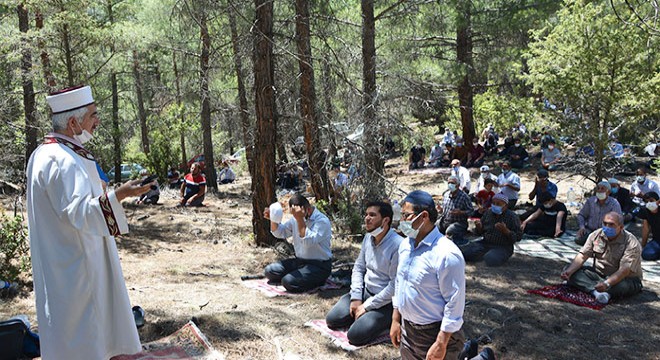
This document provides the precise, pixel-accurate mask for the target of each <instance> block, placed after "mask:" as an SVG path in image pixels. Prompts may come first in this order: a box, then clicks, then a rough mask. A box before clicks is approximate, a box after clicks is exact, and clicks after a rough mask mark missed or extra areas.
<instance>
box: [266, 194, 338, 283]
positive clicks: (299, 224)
mask: <svg viewBox="0 0 660 360" xmlns="http://www.w3.org/2000/svg"><path fill="white" fill-rule="evenodd" d="M289 209H291V215H293V218H292V219H290V220H289V221H287V222H285V223H284V224H280V223H278V222H275V221H271V222H270V232H271V233H272V234H273V236H275V237H276V238H278V239H286V238H289V237H292V238H293V248H294V250H295V253H296V257H295V258H292V259H285V260H282V261H277V262H274V263H272V264H270V265H268V266H266V269H265V270H264V275H265V276H266V278H267V279H268V280H270V281H272V282H275V283H280V282H281V283H282V286H284V288H286V290H287V291H289V292H293V293H297V292H305V291H307V290H311V289H314V288H316V287H318V286H321V285H323V284H324V283H325V280H326V279H327V278H328V276H330V271H331V270H332V251H331V249H330V243H331V241H332V226H331V224H330V219H328V217H327V216H325V215H324V214H323V213H322V212H320V211H318V210H317V209H315V208H314V207H313V206H312V205H310V203H309V201H308V200H307V198H305V197H304V196H302V195H300V194H295V195H293V196H292V197H291V199H289ZM264 218H266V219H268V220H270V209H269V208H266V209H264Z"/></svg>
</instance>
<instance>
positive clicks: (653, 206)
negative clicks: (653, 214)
mask: <svg viewBox="0 0 660 360" xmlns="http://www.w3.org/2000/svg"><path fill="white" fill-rule="evenodd" d="M646 208H647V209H648V210H649V211H656V210H657V209H658V203H656V202H655V201H651V202H647V203H646Z"/></svg>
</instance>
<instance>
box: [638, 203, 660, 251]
mask: <svg viewBox="0 0 660 360" xmlns="http://www.w3.org/2000/svg"><path fill="white" fill-rule="evenodd" d="M658 198H659V197H658V194H657V193H655V192H650V193H648V194H646V199H645V200H646V205H645V206H644V209H642V210H641V211H640V212H639V218H640V219H642V220H643V221H644V222H643V224H642V248H643V250H642V259H644V260H649V261H655V260H658V259H660V211H658ZM650 234H653V237H652V238H651V241H649V235H650Z"/></svg>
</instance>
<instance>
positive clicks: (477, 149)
mask: <svg viewBox="0 0 660 360" xmlns="http://www.w3.org/2000/svg"><path fill="white" fill-rule="evenodd" d="M485 156H486V150H484V147H483V146H481V144H479V139H477V138H474V139H473V140H472V150H470V151H469V152H468V157H467V162H466V163H465V166H466V167H480V166H481V165H483V164H484V157H485Z"/></svg>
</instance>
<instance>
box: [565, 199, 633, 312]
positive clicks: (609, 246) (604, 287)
mask: <svg viewBox="0 0 660 360" xmlns="http://www.w3.org/2000/svg"><path fill="white" fill-rule="evenodd" d="M592 257H593V259H594V264H593V266H582V265H583V264H584V262H585V261H586V260H587V259H589V258H592ZM561 277H562V279H564V280H568V284H569V285H571V286H573V287H576V288H578V289H580V290H582V291H584V292H587V293H590V294H592V295H593V296H594V297H595V298H596V300H597V301H598V302H600V303H603V304H607V303H608V302H609V301H610V298H619V297H625V296H631V295H634V294H637V293H639V292H640V291H642V246H641V245H640V243H639V241H638V240H637V238H636V237H635V235H633V234H631V233H629V232H628V231H626V230H624V228H623V216H622V215H621V214H619V213H617V212H609V213H607V214H605V217H604V218H603V227H602V228H601V229H598V230H595V231H594V232H592V233H591V234H590V235H589V237H588V238H587V242H586V243H585V244H584V246H583V247H582V249H580V252H579V253H578V254H577V256H575V259H573V262H572V263H571V265H570V266H569V267H568V268H567V269H566V270H565V271H564V272H562V273H561Z"/></svg>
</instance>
